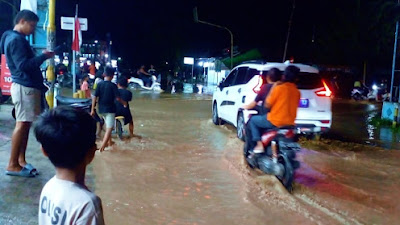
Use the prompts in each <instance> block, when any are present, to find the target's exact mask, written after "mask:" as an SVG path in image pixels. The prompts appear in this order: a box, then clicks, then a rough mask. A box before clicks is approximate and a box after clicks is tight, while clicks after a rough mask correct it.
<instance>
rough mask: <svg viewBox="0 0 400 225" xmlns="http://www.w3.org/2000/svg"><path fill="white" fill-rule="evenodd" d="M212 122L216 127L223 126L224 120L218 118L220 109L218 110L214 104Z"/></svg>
mask: <svg viewBox="0 0 400 225" xmlns="http://www.w3.org/2000/svg"><path fill="white" fill-rule="evenodd" d="M212 121H213V123H214V124H215V125H221V124H222V120H221V118H219V116H218V109H217V103H214V105H213V110H212Z"/></svg>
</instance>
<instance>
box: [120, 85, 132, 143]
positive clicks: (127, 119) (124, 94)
mask: <svg viewBox="0 0 400 225" xmlns="http://www.w3.org/2000/svg"><path fill="white" fill-rule="evenodd" d="M127 86H128V81H127V79H126V77H121V78H119V79H118V92H119V96H120V97H121V99H122V100H124V101H125V102H126V103H127V107H124V106H123V105H122V104H121V103H120V102H119V101H115V105H116V106H117V114H116V116H123V117H124V125H126V124H128V123H129V134H130V136H131V137H133V128H134V126H133V119H132V114H131V110H130V108H129V103H128V102H130V101H132V92H130V91H128V90H126V88H127Z"/></svg>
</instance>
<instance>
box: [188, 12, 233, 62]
mask: <svg viewBox="0 0 400 225" xmlns="http://www.w3.org/2000/svg"><path fill="white" fill-rule="evenodd" d="M193 18H194V22H196V23H203V24H207V25H210V26H214V27H218V28H221V29H224V30H227V31H228V32H229V34H230V35H231V69H232V68H233V34H232V31H230V30H229V29H228V28H227V27H224V26H220V25H217V24H213V23H209V22H206V21H201V20H199V17H198V14H197V7H194V9H193Z"/></svg>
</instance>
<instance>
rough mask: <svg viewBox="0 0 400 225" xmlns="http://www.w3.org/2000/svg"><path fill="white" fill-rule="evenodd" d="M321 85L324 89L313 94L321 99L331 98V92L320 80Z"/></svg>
mask: <svg viewBox="0 0 400 225" xmlns="http://www.w3.org/2000/svg"><path fill="white" fill-rule="evenodd" d="M322 84H323V85H324V89H322V90H319V91H316V92H315V94H316V95H318V96H321V97H331V95H332V91H331V90H330V89H329V87H328V85H326V83H325V81H324V80H322Z"/></svg>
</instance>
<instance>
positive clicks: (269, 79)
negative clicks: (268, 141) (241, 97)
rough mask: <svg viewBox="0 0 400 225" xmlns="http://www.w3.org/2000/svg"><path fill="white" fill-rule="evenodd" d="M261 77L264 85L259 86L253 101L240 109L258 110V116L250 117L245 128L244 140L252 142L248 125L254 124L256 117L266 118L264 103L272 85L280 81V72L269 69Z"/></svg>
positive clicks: (266, 111) (275, 69) (266, 110)
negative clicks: (264, 82)
mask: <svg viewBox="0 0 400 225" xmlns="http://www.w3.org/2000/svg"><path fill="white" fill-rule="evenodd" d="M262 76H263V80H264V81H266V84H264V85H262V86H261V89H260V91H259V92H258V93H257V96H256V98H255V99H254V101H252V102H251V103H249V104H247V105H244V106H243V107H242V108H243V109H255V108H258V110H257V111H258V115H254V116H252V117H251V118H250V120H249V122H248V124H249V126H247V127H246V138H248V140H252V138H251V130H250V129H249V127H250V126H251V125H250V123H254V122H253V120H257V117H266V115H267V113H268V111H269V110H268V109H267V108H265V106H264V102H265V100H266V98H267V96H268V94H269V92H270V91H271V88H272V86H273V85H274V83H275V82H277V81H280V80H281V78H282V72H281V71H280V70H279V69H277V68H271V69H270V70H269V71H268V73H267V74H265V73H263V74H262ZM259 102H262V104H261V106H259V105H258V103H259Z"/></svg>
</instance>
